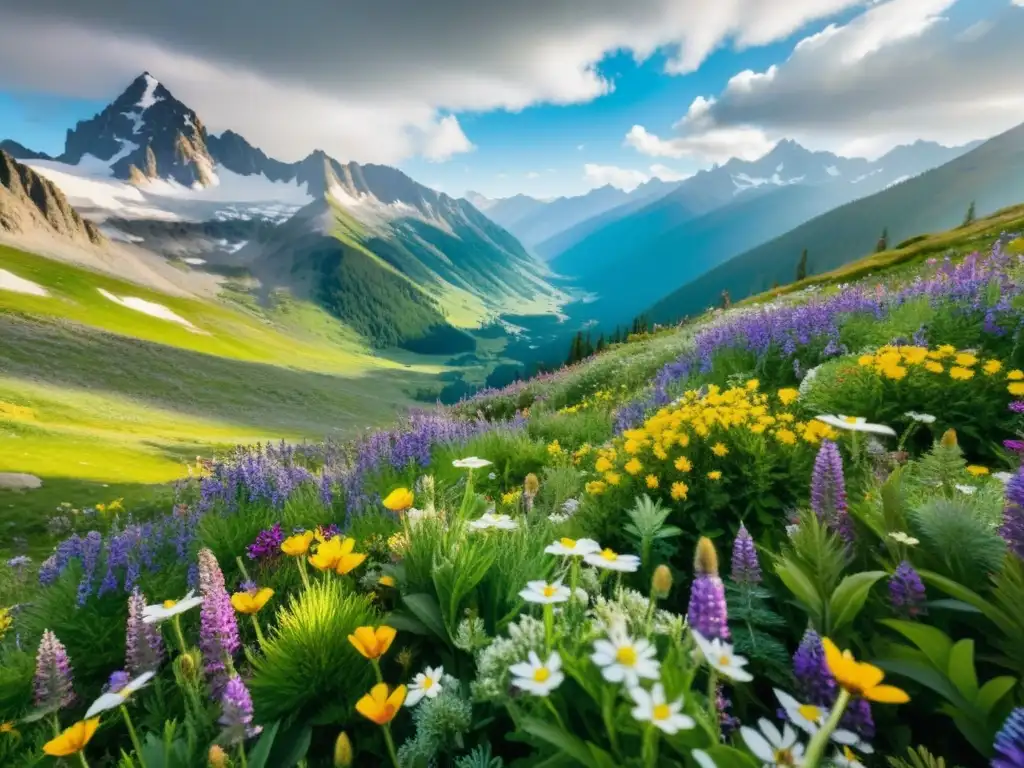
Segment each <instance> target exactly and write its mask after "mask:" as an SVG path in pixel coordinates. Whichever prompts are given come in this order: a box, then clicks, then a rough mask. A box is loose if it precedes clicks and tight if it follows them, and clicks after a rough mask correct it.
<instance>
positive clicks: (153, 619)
mask: <svg viewBox="0 0 1024 768" xmlns="http://www.w3.org/2000/svg"><path fill="white" fill-rule="evenodd" d="M202 604H203V598H201V597H196V592H195V590H194V589H193V590H192V591H190V592H189V593H188V594H187V595H185V596H184V597H183V598H182V599H181V600H164V601H163V602H162V603H159V604H157V605H147V606H146V607H145V608H143V609H142V623H143V624H157V623H159V622H161V621H165V620H166V619H169V618H171V617H173V616H177V615H178V614H179V613H184V612H185V611H188V610H191V609H193V608H195V607H196V606H197V605H202Z"/></svg>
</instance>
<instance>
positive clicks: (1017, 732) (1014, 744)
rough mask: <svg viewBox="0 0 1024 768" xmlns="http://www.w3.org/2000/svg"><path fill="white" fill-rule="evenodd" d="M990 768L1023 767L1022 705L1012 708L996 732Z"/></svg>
mask: <svg viewBox="0 0 1024 768" xmlns="http://www.w3.org/2000/svg"><path fill="white" fill-rule="evenodd" d="M994 749H995V753H996V754H995V757H993V758H992V763H991V768H1024V707H1017V708H1016V709H1014V710H1013V711H1012V712H1011V713H1010V714H1009V716H1008V717H1007V718H1006V721H1005V722H1004V723H1003V727H1002V728H1000V729H999V733H997V734H996V742H995V744H994Z"/></svg>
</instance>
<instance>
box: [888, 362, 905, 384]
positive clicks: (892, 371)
mask: <svg viewBox="0 0 1024 768" xmlns="http://www.w3.org/2000/svg"><path fill="white" fill-rule="evenodd" d="M882 375H883V376H885V377H886V378H887V379H892V380H894V381H899V380H900V379H903V378H906V375H907V369H906V368H904V367H903V366H902V365H890V366H887V367H885V368H883V369H882Z"/></svg>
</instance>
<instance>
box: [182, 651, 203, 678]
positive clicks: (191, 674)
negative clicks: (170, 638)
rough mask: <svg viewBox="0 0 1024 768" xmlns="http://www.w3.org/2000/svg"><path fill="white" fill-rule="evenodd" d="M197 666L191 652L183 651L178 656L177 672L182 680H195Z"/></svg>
mask: <svg viewBox="0 0 1024 768" xmlns="http://www.w3.org/2000/svg"><path fill="white" fill-rule="evenodd" d="M198 669H199V667H198V665H197V664H196V660H195V657H194V656H193V655H192V653H191V652H187V653H183V654H181V655H180V656H179V657H178V674H180V675H181V677H182V679H184V680H195V679H196V673H197V671H198Z"/></svg>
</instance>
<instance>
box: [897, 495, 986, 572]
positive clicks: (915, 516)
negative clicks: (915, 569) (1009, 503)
mask: <svg viewBox="0 0 1024 768" xmlns="http://www.w3.org/2000/svg"><path fill="white" fill-rule="evenodd" d="M910 519H911V528H912V530H913V531H914V534H915V535H916V536H917V538H919V539H920V540H921V545H920V547H919V553H920V554H921V555H924V556H925V559H926V562H927V564H928V567H929V570H933V571H936V572H938V573H941V574H943V575H944V576H948V577H949V578H951V579H954V580H956V581H958V582H960V583H961V584H963V585H964V586H967V587H970V588H971V589H977V588H979V587H980V586H982V585H984V584H985V582H986V580H987V577H988V574H989V573H992V572H994V571H996V570H998V568H999V566H1000V564H1001V562H1002V558H1003V553H1004V552H1005V551H1006V543H1005V542H1004V541H1003V540H1002V538H1001V537H1000V536H999V532H998V530H997V529H995V528H994V527H993V526H992V525H991V524H990V523H989V522H988V521H986V520H982V519H979V518H978V517H976V516H975V515H974V514H973V510H972V506H971V502H970V501H969V500H967V499H964V498H956V499H943V498H936V499H933V500H931V501H929V502H926V503H924V504H922V505H921V506H919V507H918V508H916V509H914V510H912V511H911V513H910Z"/></svg>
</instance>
